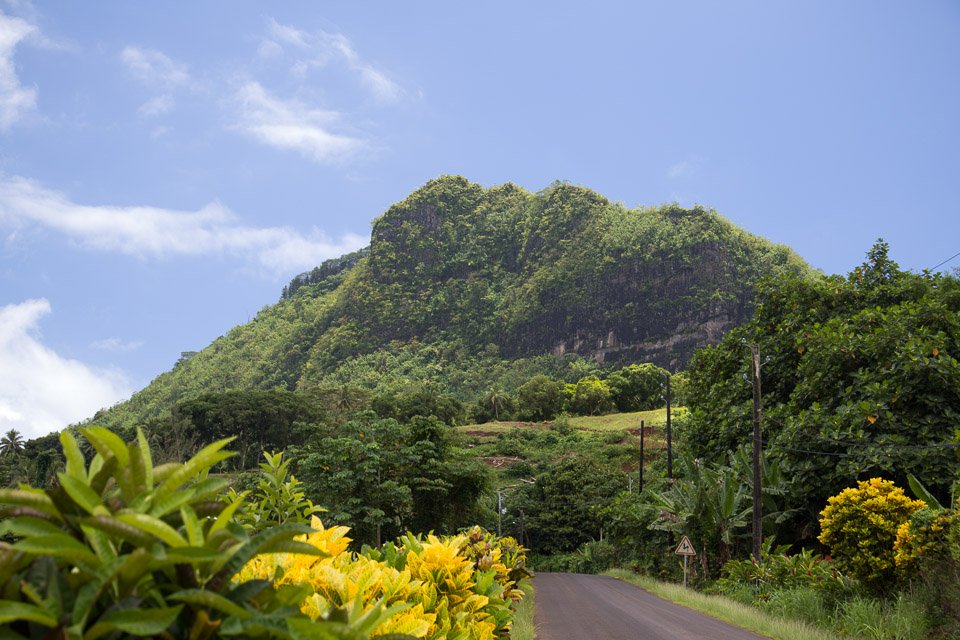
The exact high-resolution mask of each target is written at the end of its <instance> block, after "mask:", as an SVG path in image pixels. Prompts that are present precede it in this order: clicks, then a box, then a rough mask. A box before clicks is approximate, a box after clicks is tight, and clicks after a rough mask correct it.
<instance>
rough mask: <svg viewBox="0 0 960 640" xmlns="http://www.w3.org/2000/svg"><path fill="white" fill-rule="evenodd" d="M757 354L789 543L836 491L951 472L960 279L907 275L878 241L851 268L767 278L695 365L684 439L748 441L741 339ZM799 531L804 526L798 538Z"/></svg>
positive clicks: (959, 374)
mask: <svg viewBox="0 0 960 640" xmlns="http://www.w3.org/2000/svg"><path fill="white" fill-rule="evenodd" d="M753 342H756V343H757V344H758V345H759V347H760V353H761V356H762V358H763V392H764V395H763V407H764V440H765V444H764V448H765V449H767V450H768V451H770V453H771V455H772V456H773V457H774V458H776V459H778V460H779V461H780V462H781V463H782V465H783V467H784V472H785V473H786V474H788V475H789V476H790V477H791V478H792V479H793V480H792V482H791V485H790V490H789V493H788V494H787V496H786V500H787V506H789V507H791V508H793V509H796V510H797V511H796V515H795V516H794V519H793V520H792V521H790V522H785V523H784V525H783V527H782V529H781V530H780V532H779V533H780V535H781V539H784V540H791V539H793V540H796V539H797V538H800V539H801V540H802V539H806V540H810V539H811V538H812V537H813V536H814V535H815V530H816V522H817V519H818V517H817V514H818V512H819V510H820V507H821V506H822V505H823V504H824V503H825V502H826V500H827V498H828V497H830V496H831V495H834V494H836V493H838V492H839V491H840V490H842V489H843V488H844V487H848V486H850V485H851V484H852V483H854V482H856V481H858V480H860V479H863V478H869V477H875V476H883V477H887V478H891V479H893V480H894V481H895V482H897V483H899V484H906V478H907V475H908V474H911V473H912V474H913V475H915V476H917V477H918V478H920V479H921V480H922V481H923V483H924V484H925V485H926V486H928V487H930V489H931V491H932V492H933V493H934V494H936V495H937V496H938V497H939V498H940V499H944V498H946V496H947V494H948V492H949V486H950V484H951V482H952V481H953V480H954V479H956V478H957V465H956V460H957V457H956V450H955V447H954V446H953V445H955V444H956V443H957V432H956V425H957V424H958V423H960V362H958V360H957V358H958V357H960V281H958V280H957V278H955V277H952V276H948V275H942V274H929V273H921V274H914V273H908V272H904V271H901V270H899V268H897V266H896V263H895V262H893V261H892V260H891V259H890V258H889V255H888V248H887V246H886V244H885V243H883V242H882V241H880V242H878V243H877V244H876V245H875V246H874V247H873V248H872V249H871V250H870V252H869V253H868V256H867V261H866V262H865V263H864V264H863V265H861V266H860V267H858V268H856V269H855V270H854V271H853V272H851V273H850V274H848V275H847V276H846V277H841V276H817V277H812V278H806V279H802V278H798V277H787V276H784V277H778V278H772V279H769V280H767V281H765V282H763V283H762V284H761V285H760V287H759V289H758V297H757V306H756V311H755V312H754V315H753V318H752V319H751V321H750V323H749V324H747V325H746V326H744V327H741V328H739V329H735V330H734V331H731V332H730V333H728V334H727V336H726V337H725V338H724V339H723V340H722V341H721V343H720V344H719V345H717V346H716V347H712V348H710V347H708V348H706V349H703V350H701V351H699V352H698V353H697V354H696V356H695V357H694V359H693V361H692V363H691V366H690V371H689V373H690V383H689V391H688V395H689V406H690V408H691V414H690V419H689V421H688V422H687V425H686V433H685V434H684V441H685V443H686V445H687V446H688V447H689V448H690V450H691V452H692V453H693V454H694V455H695V456H696V457H700V458H704V459H707V460H714V461H717V460H722V459H723V457H724V456H725V455H726V452H727V451H729V450H732V449H735V448H736V447H737V446H739V445H740V444H741V443H742V442H744V441H746V440H747V439H748V438H749V432H750V415H751V410H752V398H751V387H750V384H749V379H750V378H749V371H748V363H749V356H748V351H747V349H746V347H745V345H746V344H749V343H753ZM798 534H799V535H798Z"/></svg>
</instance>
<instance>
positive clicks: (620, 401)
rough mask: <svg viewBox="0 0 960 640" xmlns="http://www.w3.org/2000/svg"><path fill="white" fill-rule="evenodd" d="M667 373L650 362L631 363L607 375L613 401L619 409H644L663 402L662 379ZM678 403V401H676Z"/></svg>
mask: <svg viewBox="0 0 960 640" xmlns="http://www.w3.org/2000/svg"><path fill="white" fill-rule="evenodd" d="M667 375H669V373H668V372H667V371H666V370H665V369H661V368H660V367H658V366H656V365H654V364H650V363H644V364H631V365H627V366H626V367H623V368H622V369H619V370H617V371H614V372H613V373H611V374H610V375H609V376H608V377H607V383H608V384H609V385H610V391H611V394H612V396H613V401H614V402H615V403H616V405H617V409H619V410H620V411H646V410H649V409H656V408H658V407H660V406H661V404H662V403H663V393H664V386H663V385H664V380H665V379H666V376H667ZM678 404H679V403H678Z"/></svg>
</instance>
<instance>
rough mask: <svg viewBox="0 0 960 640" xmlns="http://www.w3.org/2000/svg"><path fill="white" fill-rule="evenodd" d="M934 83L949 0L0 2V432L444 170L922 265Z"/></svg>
mask: <svg viewBox="0 0 960 640" xmlns="http://www.w3.org/2000/svg"><path fill="white" fill-rule="evenodd" d="M458 5H463V6H462V7H458ZM958 80H960V4H958V3H956V2H947V1H942V2H937V1H932V0H931V1H927V2H917V3H904V2H884V1H879V2H877V1H870V2H854V1H851V2H826V1H823V2H816V1H809V2H776V3H774V2H760V1H758V2H722V3H718V2H671V3H667V2H622V3H621V2H602V1H601V2H595V3H582V2H578V3H572V2H571V3H567V2H524V3H517V2H485V3H449V2H416V3H396V2H381V3H373V2H369V3H356V2H344V3H319V2H305V1H291V2H284V3H273V4H272V5H269V4H267V3H254V2H239V1H230V2H227V1H225V0H224V1H220V2H212V1H211V2H165V3H130V2H106V1H105V2H97V3H79V2H74V1H66V0H63V1H56V0H54V1H48V2H44V3H42V4H41V3H36V4H32V3H30V2H24V1H16V2H12V1H10V0H0V430H3V431H5V430H6V429H8V428H17V429H19V430H20V431H21V432H23V433H26V434H28V435H37V434H41V433H46V432H48V431H50V430H53V429H56V428H59V427H62V426H64V425H65V424H66V423H69V422H72V421H78V420H81V419H84V418H86V417H89V416H90V415H92V414H93V412H94V411H96V410H97V409H98V408H100V407H103V406H109V405H110V404H113V403H114V402H116V401H118V400H120V399H122V398H124V397H126V396H128V395H129V394H130V393H131V392H132V391H134V390H136V389H138V388H141V387H142V386H144V385H145V384H146V383H147V382H149V380H150V379H152V378H153V377H154V376H156V375H157V374H159V373H161V372H163V371H165V370H168V369H169V368H170V367H172V366H173V364H174V362H175V361H176V359H177V357H178V356H179V354H180V352H181V351H186V350H197V349H200V348H202V347H204V346H205V345H207V344H208V343H209V342H210V341H211V340H213V339H214V338H216V337H217V336H219V335H222V334H223V333H225V332H226V331H228V330H229V329H230V328H231V327H232V326H234V325H236V324H239V323H243V322H246V321H247V320H248V319H250V318H251V317H252V316H253V315H255V314H256V312H257V311H258V310H259V309H260V308H262V307H263V306H265V305H268V304H271V303H273V302H274V301H276V299H277V298H278V296H279V293H280V290H281V288H282V287H283V285H284V284H285V283H286V282H287V281H289V279H290V278H291V277H292V276H294V275H296V274H297V273H299V272H302V271H305V270H307V269H309V268H311V267H313V266H314V265H316V264H318V263H320V262H321V261H323V260H324V259H326V258H330V257H335V256H337V255H340V254H341V253H343V252H345V251H349V250H352V249H355V248H358V247H359V246H362V245H363V244H365V243H366V240H367V238H368V237H369V231H370V221H371V220H372V219H373V218H374V217H375V216H377V215H379V214H380V213H382V212H383V211H384V209H385V208H386V207H388V206H389V205H390V204H391V203H392V202H395V201H397V200H400V199H402V198H403V197H405V196H406V195H407V194H408V193H409V192H410V191H412V190H413V189H415V188H417V187H418V186H419V185H421V184H422V183H424V182H425V181H427V180H429V179H430V178H433V177H436V176H438V175H440V174H445V173H456V174H462V175H464V176H466V177H468V178H470V179H472V180H474V181H477V182H480V183H482V184H484V185H493V184H499V183H502V182H506V181H512V182H515V183H517V184H519V185H521V186H523V187H525V188H527V189H531V190H539V189H541V188H543V187H545V186H547V185H548V184H549V183H550V182H552V181H554V180H569V181H570V182H573V183H576V184H581V185H584V186H588V187H591V188H593V189H595V190H597V191H599V192H601V193H603V194H604V195H606V196H607V197H609V198H610V199H612V200H615V201H620V202H623V203H624V204H626V205H628V206H636V205H649V204H659V203H663V202H670V201H677V202H680V203H681V204H684V205H691V204H693V203H701V204H703V205H705V206H708V207H712V208H715V209H716V210H717V211H719V212H720V213H722V214H723V215H725V216H726V217H727V218H729V219H730V220H732V221H733V222H734V223H736V224H738V225H740V226H742V227H744V228H746V229H747V230H749V231H751V232H753V233H757V234H760V235H763V236H766V237H768V238H770V239H772V240H774V241H776V242H782V243H785V244H788V245H790V246H792V247H793V248H794V249H796V250H797V251H798V252H799V253H800V254H801V255H802V256H804V257H805V258H806V259H807V260H808V261H810V262H811V263H812V264H813V265H814V266H816V267H818V268H820V269H822V270H824V271H827V272H838V273H844V272H847V271H848V270H850V269H851V268H852V267H853V266H855V265H856V264H859V263H860V262H861V261H862V259H863V255H864V253H865V252H866V250H867V249H868V248H869V247H870V245H871V244H872V243H873V241H874V240H875V239H876V238H877V237H881V236H882V237H883V238H885V239H886V240H887V241H888V242H890V244H891V248H892V253H893V257H894V258H895V259H896V260H898V261H899V262H900V264H901V265H902V266H904V267H906V268H910V269H914V270H920V269H923V268H926V267H932V266H933V265H935V264H937V263H938V262H940V261H942V260H944V259H946V258H948V257H950V256H952V255H953V254H955V253H957V252H958V251H960V233H958V231H960V222H958V221H960V207H958V202H960V124H958V122H960V118H958V114H960V82H958ZM958 263H960V258H958V259H956V260H954V261H953V262H952V263H949V264H948V265H946V266H945V267H944V268H945V269H949V268H952V267H954V266H957V264H958Z"/></svg>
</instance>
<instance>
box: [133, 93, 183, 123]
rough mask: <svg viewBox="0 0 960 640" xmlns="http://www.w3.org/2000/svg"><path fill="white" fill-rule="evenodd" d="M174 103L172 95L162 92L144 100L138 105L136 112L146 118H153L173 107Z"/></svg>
mask: <svg viewBox="0 0 960 640" xmlns="http://www.w3.org/2000/svg"><path fill="white" fill-rule="evenodd" d="M175 104H176V102H174V99H173V96H171V95H170V94H168V93H164V94H161V95H159V96H155V97H153V98H150V99H149V100H147V101H146V102H144V103H143V104H142V105H140V108H139V109H137V112H138V113H139V114H140V115H142V116H144V117H146V118H153V117H156V116H162V115H163V114H165V113H167V112H168V111H170V110H171V109H173V107H174V105H175Z"/></svg>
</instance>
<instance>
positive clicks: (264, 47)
mask: <svg viewBox="0 0 960 640" xmlns="http://www.w3.org/2000/svg"><path fill="white" fill-rule="evenodd" d="M267 36H268V37H267V38H266V39H264V40H263V41H262V42H261V43H260V48H259V53H260V55H261V57H264V58H276V57H279V56H280V55H282V53H283V52H284V51H285V50H286V49H290V50H292V51H293V53H292V57H293V59H294V62H293V64H292V66H291V70H292V71H293V72H294V73H295V74H296V75H301V76H302V75H305V74H306V73H307V72H308V71H309V70H310V69H312V68H319V67H325V66H327V65H330V64H341V65H343V66H344V67H345V68H346V69H348V70H349V71H351V72H352V73H353V74H354V75H355V76H356V78H357V80H358V81H359V82H360V84H361V85H362V86H364V87H365V88H366V89H367V91H369V92H370V93H371V94H372V95H373V96H374V97H375V98H376V99H377V100H380V101H381V102H388V103H389V102H396V101H398V100H400V99H401V98H402V97H403V96H404V91H403V89H402V88H401V87H400V85H398V84H397V83H396V82H394V81H393V80H391V79H390V77H389V76H388V75H387V73H386V72H385V71H383V70H382V69H379V68H378V67H377V66H375V65H373V64H371V63H369V62H367V61H366V60H364V59H363V58H362V57H361V56H360V54H359V53H358V52H357V50H356V49H355V48H354V47H353V44H352V43H351V42H350V39H349V38H347V37H346V36H345V35H343V34H342V33H328V32H326V31H323V30H318V31H314V32H309V31H303V30H301V29H297V28H295V27H291V26H289V25H284V24H280V23H279V22H277V21H276V20H274V19H272V18H271V19H270V20H269V22H268V25H267Z"/></svg>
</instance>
